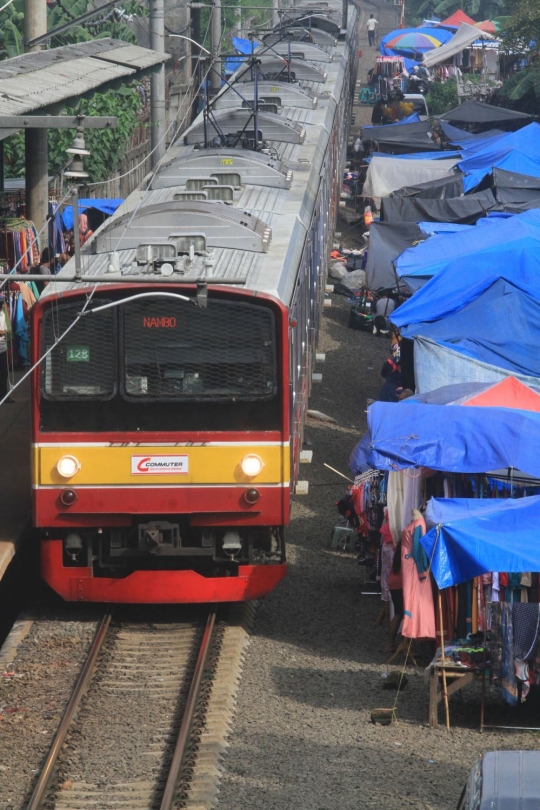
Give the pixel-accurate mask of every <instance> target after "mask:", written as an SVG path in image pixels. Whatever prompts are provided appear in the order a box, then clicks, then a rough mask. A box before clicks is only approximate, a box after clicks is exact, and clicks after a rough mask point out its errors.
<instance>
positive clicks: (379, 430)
mask: <svg viewBox="0 0 540 810" xmlns="http://www.w3.org/2000/svg"><path fill="white" fill-rule="evenodd" d="M538 442H540V413H536V412H530V411H526V410H517V409H512V408H505V407H489V408H485V407H478V406H470V407H467V408H464V407H463V406H462V405H426V404H420V403H418V402H414V401H413V402H411V401H410V400H404V401H403V402H398V403H394V402H374V403H373V405H371V406H370V407H369V409H368V432H367V434H366V436H365V437H364V438H363V439H362V440H361V441H360V442H359V443H358V444H357V445H356V447H355V448H354V450H353V453H352V455H351V459H350V464H351V469H352V470H353V471H354V472H355V473H357V472H358V471H362V470H364V469H366V465H367V466H369V467H372V468H373V469H377V470H401V469H406V468H407V467H427V468H428V469H431V470H440V471H442V472H448V473H484V472H486V471H488V470H498V469H505V468H507V467H514V468H515V469H518V470H521V471H522V472H523V473H526V474H527V475H533V476H535V477H540V456H539V454H538V452H537V447H538Z"/></svg>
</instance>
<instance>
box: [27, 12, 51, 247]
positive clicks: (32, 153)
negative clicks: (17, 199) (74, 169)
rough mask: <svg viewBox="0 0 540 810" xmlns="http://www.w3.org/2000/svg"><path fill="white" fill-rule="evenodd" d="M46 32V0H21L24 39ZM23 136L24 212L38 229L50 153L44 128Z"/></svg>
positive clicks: (36, 47)
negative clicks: (24, 169) (24, 170)
mask: <svg viewBox="0 0 540 810" xmlns="http://www.w3.org/2000/svg"><path fill="white" fill-rule="evenodd" d="M46 33H47V2H46V0H24V41H25V43H26V42H28V41H29V40H31V39H34V38H35V37H39V36H41V35H42V34H46ZM42 47H43V46H42V45H33V46H31V47H28V46H27V45H25V51H26V52H27V53H31V52H33V51H40V50H41V49H42ZM24 138H25V168H26V216H27V217H28V219H31V220H32V222H33V223H34V225H35V226H36V229H37V230H38V232H39V231H41V229H42V228H43V226H44V225H45V223H46V221H47V214H48V213H49V165H48V163H49V154H48V148H47V130H46V129H27V130H25V133H24ZM47 237H48V234H47V229H46V228H45V230H44V231H43V233H42V234H41V237H40V240H41V245H42V246H44V245H46V244H47V241H48V238H47Z"/></svg>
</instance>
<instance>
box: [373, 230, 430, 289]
mask: <svg viewBox="0 0 540 810" xmlns="http://www.w3.org/2000/svg"><path fill="white" fill-rule="evenodd" d="M427 238H429V237H428V236H426V234H425V233H423V232H422V231H421V230H420V228H419V227H418V225H417V224H416V222H400V223H398V224H395V223H387V222H374V223H373V224H372V225H371V226H370V228H369V249H368V258H367V264H366V283H367V286H368V288H369V289H370V290H378V289H380V288H381V287H395V286H397V277H396V273H395V270H394V265H393V264H392V262H393V261H394V259H396V258H397V257H398V256H399V255H400V253H403V251H404V250H406V249H407V248H409V247H412V245H414V244H415V243H417V242H423V241H425V240H426V239H427Z"/></svg>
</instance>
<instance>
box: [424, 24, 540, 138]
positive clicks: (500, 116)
mask: <svg viewBox="0 0 540 810" xmlns="http://www.w3.org/2000/svg"><path fill="white" fill-rule="evenodd" d="M475 30H476V29H475ZM439 117H440V118H441V119H444V120H445V121H454V122H455V123H457V124H500V123H503V122H507V121H512V122H516V123H520V122H521V123H526V122H527V121H530V120H531V116H530V115H527V113H522V112H517V111H516V110H509V109H507V108H506V107H495V106H494V105H492V104H486V103H485V101H464V102H463V104H460V105H459V107H454V109H453V110H449V111H448V112H445V113H444V114H443V115H441V116H439Z"/></svg>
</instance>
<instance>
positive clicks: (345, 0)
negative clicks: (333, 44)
mask: <svg viewBox="0 0 540 810" xmlns="http://www.w3.org/2000/svg"><path fill="white" fill-rule="evenodd" d="M348 7H349V0H343V6H342V9H343V11H342V13H341V30H342V31H346V30H347V20H348Z"/></svg>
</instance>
